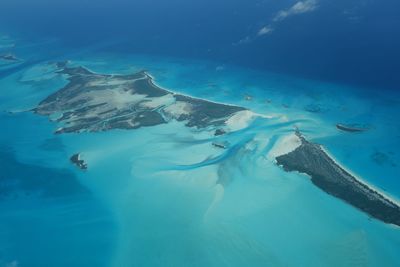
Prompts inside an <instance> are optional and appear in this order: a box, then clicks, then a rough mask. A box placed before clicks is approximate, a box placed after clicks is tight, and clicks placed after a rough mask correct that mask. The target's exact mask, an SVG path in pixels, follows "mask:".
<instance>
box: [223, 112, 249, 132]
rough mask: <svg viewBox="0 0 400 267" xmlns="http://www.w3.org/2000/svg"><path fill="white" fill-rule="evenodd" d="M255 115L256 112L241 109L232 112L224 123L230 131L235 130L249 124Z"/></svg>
mask: <svg viewBox="0 0 400 267" xmlns="http://www.w3.org/2000/svg"><path fill="white" fill-rule="evenodd" d="M256 116H257V114H255V113H254V112H251V111H250V110H243V111H239V112H236V113H235V114H233V116H231V117H230V118H229V119H228V120H227V121H226V122H225V123H226V126H227V128H228V129H229V130H230V131H237V130H240V129H243V128H246V127H247V126H249V124H250V123H251V122H252V121H253V120H254V119H255V117H256Z"/></svg>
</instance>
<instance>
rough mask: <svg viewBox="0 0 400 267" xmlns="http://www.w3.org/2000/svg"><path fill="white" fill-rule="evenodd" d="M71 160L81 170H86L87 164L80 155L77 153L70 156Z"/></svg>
mask: <svg viewBox="0 0 400 267" xmlns="http://www.w3.org/2000/svg"><path fill="white" fill-rule="evenodd" d="M70 160H71V162H72V163H73V164H75V165H76V166H77V167H78V168H79V169H81V170H87V168H88V166H87V164H86V163H85V161H84V160H82V159H81V155H80V154H79V153H77V154H74V155H72V156H71V158H70Z"/></svg>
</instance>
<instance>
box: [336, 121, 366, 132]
mask: <svg viewBox="0 0 400 267" xmlns="http://www.w3.org/2000/svg"><path fill="white" fill-rule="evenodd" d="M336 128H338V129H339V130H342V131H345V132H351V133H357V132H365V131H367V130H368V129H367V128H365V127H359V126H357V125H347V124H343V123H338V124H336Z"/></svg>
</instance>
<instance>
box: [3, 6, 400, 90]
mask: <svg viewBox="0 0 400 267" xmlns="http://www.w3.org/2000/svg"><path fill="white" fill-rule="evenodd" d="M295 2H296V1H288V0H285V1H261V0H251V1H240V0H234V1H226V0H217V1H215V0H213V1H211V0H203V1H184V0H172V1H162V0H151V1H144V0H136V1H127V0H114V1H111V0H99V1H95V0H85V1H77V0H72V1H66V0H63V1H50V0H40V1H27V0H3V1H2V2H1V4H0V30H7V33H9V31H10V29H11V30H12V32H11V33H12V34H18V36H20V37H24V38H28V37H29V38H33V37H35V38H40V37H45V38H50V37H54V38H57V39H58V40H59V41H60V42H61V44H63V45H66V46H68V47H76V48H78V49H82V48H83V47H85V46H87V45H93V44H96V43H99V42H102V43H104V42H105V41H107V42H108V43H109V45H108V46H107V47H102V49H103V50H109V51H116V50H118V51H127V52H130V53H132V52H133V53H139V54H143V53H148V54H152V55H156V54H159V55H164V56H165V55H167V56H175V57H184V58H194V59H212V60H213V61H220V62H222V63H234V64H239V65H242V66H249V67H252V68H259V69H266V70H270V71H274V72H282V73H286V74H287V73H289V74H295V75H298V76H302V77H308V78H312V79H322V80H329V81H335V82H341V83H349V84H350V83H351V84H354V85H359V86H368V87H374V88H377V89H382V88H388V89H393V90H397V89H399V88H398V84H399V83H400V76H399V75H398V73H397V72H398V70H399V69H400V65H399V64H400V63H399V62H400V51H399V49H398V47H400V27H399V25H400V17H399V16H398V14H399V11H400V3H399V2H398V1H396V0H383V1H377V0H370V1H364V0H352V1H345V0H339V1H333V0H319V1H315V3H316V4H315V5H316V8H315V10H313V11H312V12H305V13H303V14H297V15H293V16H290V17H288V18H287V19H285V20H283V21H281V22H279V23H274V22H273V18H274V16H276V14H277V13H278V12H279V11H280V10H287V9H288V8H290V7H291V6H293V4H294V3H295ZM269 24H272V25H273V27H274V31H273V32H272V33H271V34H268V35H266V36H257V32H258V31H259V30H260V29H261V28H262V27H263V26H265V25H269ZM246 38H248V39H249V40H250V42H245V43H242V44H240V45H238V42H239V41H240V40H245V39H246Z"/></svg>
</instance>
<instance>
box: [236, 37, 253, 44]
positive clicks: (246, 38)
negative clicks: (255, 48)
mask: <svg viewBox="0 0 400 267" xmlns="http://www.w3.org/2000/svg"><path fill="white" fill-rule="evenodd" d="M252 41H253V39H252V38H250V36H246V37H244V38H243V39H240V40H239V41H237V42H235V43H233V44H232V45H234V46H237V45H244V44H248V43H251V42H252Z"/></svg>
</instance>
